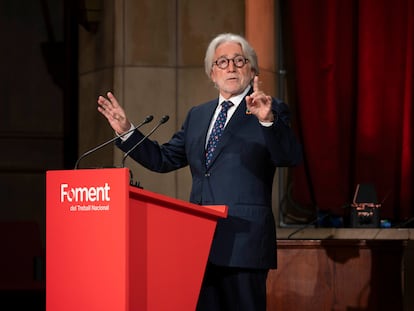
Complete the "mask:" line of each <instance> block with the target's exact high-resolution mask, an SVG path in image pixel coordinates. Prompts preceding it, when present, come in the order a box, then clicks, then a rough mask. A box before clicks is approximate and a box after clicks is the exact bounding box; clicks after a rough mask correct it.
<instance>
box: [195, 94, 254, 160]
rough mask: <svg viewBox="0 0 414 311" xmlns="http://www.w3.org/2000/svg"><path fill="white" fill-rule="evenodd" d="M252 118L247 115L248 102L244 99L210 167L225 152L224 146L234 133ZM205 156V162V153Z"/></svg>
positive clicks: (225, 131)
mask: <svg viewBox="0 0 414 311" xmlns="http://www.w3.org/2000/svg"><path fill="white" fill-rule="evenodd" d="M252 117H254V116H252V115H247V114H246V100H245V99H243V100H242V101H241V103H240V105H239V106H238V107H237V109H236V111H235V112H234V114H233V116H232V117H231V119H230V121H229V122H228V123H227V125H226V128H225V129H224V131H223V134H222V136H221V138H220V140H219V142H218V144H217V147H216V151H215V152H214V154H213V158H212V160H211V163H210V166H211V165H213V163H214V161H215V160H216V158H217V157H218V156H219V154H220V153H221V152H222V151H223V148H224V146H226V144H227V142H228V141H229V140H230V139H231V138H232V136H233V133H235V132H237V130H238V129H239V128H240V127H241V126H243V124H246V122H247V121H248V119H249V118H252ZM207 128H208V126H207ZM204 149H205V148H204ZM203 156H204V161H205V152H204V155H203Z"/></svg>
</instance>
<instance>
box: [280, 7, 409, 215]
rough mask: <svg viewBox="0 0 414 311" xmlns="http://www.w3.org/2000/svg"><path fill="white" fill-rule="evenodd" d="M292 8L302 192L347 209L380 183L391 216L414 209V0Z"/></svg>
mask: <svg viewBox="0 0 414 311" xmlns="http://www.w3.org/2000/svg"><path fill="white" fill-rule="evenodd" d="M282 18H283V19H284V24H283V30H284V34H283V36H284V39H285V46H286V47H287V48H286V53H285V55H286V59H287V72H288V76H287V77H288V85H289V88H290V90H292V91H293V92H290V97H289V103H290V104H291V105H293V106H294V107H295V111H296V115H297V122H296V123H297V128H298V132H299V135H300V138H301V140H302V143H303V148H304V157H305V161H304V163H303V166H302V167H300V168H298V169H295V170H294V173H293V198H294V200H295V201H296V202H298V203H299V204H301V205H306V206H308V205H311V206H314V207H318V208H319V209H321V210H327V211H330V212H332V213H334V214H338V215H343V214H344V209H343V206H344V205H346V204H349V203H350V202H351V201H352V197H353V192H354V191H355V187H356V185H357V184H359V183H372V184H374V186H375V189H376V191H377V194H378V199H379V201H382V200H385V201H384V202H383V204H382V208H381V217H382V218H388V219H391V220H395V221H400V220H401V221H402V220H404V219H408V218H410V217H412V216H414V213H413V211H414V200H413V190H414V178H413V176H414V174H413V172H414V168H413V143H414V140H413V121H414V120H413V119H414V113H413V101H414V99H413V89H414V81H413V76H414V63H413V56H414V1H411V0H394V1H388V0H360V1H349V0H288V1H283V2H282Z"/></svg>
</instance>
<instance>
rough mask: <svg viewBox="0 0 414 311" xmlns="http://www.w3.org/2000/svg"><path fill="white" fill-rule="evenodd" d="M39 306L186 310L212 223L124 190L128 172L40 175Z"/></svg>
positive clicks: (199, 213) (213, 217) (167, 201)
mask: <svg viewBox="0 0 414 311" xmlns="http://www.w3.org/2000/svg"><path fill="white" fill-rule="evenodd" d="M46 182H47V207H46V243H47V245H46V273H47V274H46V309H47V310H48V311H53V310H57V311H65V310H71V311H72V310H88V311H91V310H99V311H104V310H108V311H109V310H110V311H113V310H117V311H118V310H121V311H122V310H139V311H140V310H153V311H162V310H169V311H172V310H180V311H183V310H194V309H195V306H196V303H197V298H198V294H199V290H200V286H201V281H202V277H203V274H204V269H205V265H206V262H207V257H208V252H209V249H210V245H211V241H212V237H213V234H214V230H215V226H216V222H217V219H218V218H220V217H226V216H227V208H226V207H225V206H208V207H207V206H199V205H194V204H191V203H188V202H185V201H181V200H177V199H173V198H169V197H167V196H163V195H160V194H155V193H152V192H149V191H145V190H142V189H138V188H134V187H130V186H129V172H128V169H97V170H74V171H49V172H47V179H46Z"/></svg>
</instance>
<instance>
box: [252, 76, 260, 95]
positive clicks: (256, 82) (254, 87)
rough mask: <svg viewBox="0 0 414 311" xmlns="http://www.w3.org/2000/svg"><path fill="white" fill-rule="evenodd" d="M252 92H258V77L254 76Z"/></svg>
mask: <svg viewBox="0 0 414 311" xmlns="http://www.w3.org/2000/svg"><path fill="white" fill-rule="evenodd" d="M253 91H254V92H257V91H259V76H255V77H254V80H253Z"/></svg>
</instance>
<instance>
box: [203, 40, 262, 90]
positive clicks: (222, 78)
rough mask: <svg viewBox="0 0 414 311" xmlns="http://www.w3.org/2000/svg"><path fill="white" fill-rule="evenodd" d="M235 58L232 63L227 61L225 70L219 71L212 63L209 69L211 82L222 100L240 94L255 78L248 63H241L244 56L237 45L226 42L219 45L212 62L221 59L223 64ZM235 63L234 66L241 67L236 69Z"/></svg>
mask: <svg viewBox="0 0 414 311" xmlns="http://www.w3.org/2000/svg"><path fill="white" fill-rule="evenodd" d="M240 56H241V58H240ZM235 57H236V59H235V60H234V61H231V60H230V61H228V66H227V68H224V69H221V68H219V67H218V65H217V64H215V63H214V64H213V68H212V69H211V80H212V81H213V82H214V83H215V84H216V86H217V87H218V89H219V91H220V94H221V95H222V96H223V97H224V98H230V97H231V96H234V95H238V94H240V93H242V92H243V91H244V90H245V88H246V87H247V85H249V83H250V81H251V80H252V79H253V77H254V76H255V73H254V71H253V70H252V69H251V66H250V63H249V62H245V63H243V62H242V61H241V60H243V57H244V55H243V51H242V49H241V46H240V45H239V44H238V43H235V42H226V43H222V44H220V45H219V46H218V47H217V49H216V52H215V53H214V59H213V62H216V61H217V60H218V61H219V62H220V60H223V58H224V62H225V59H234V58H235ZM235 62H236V65H237V64H238V66H239V67H241V66H242V67H241V68H238V67H237V66H236V65H235Z"/></svg>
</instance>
